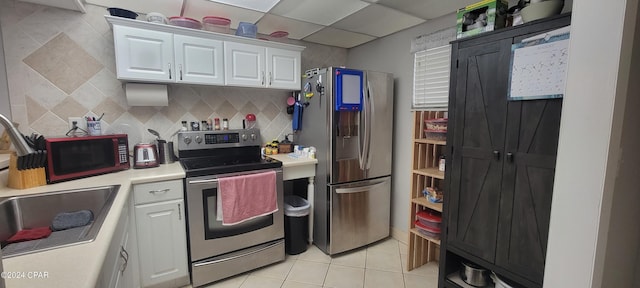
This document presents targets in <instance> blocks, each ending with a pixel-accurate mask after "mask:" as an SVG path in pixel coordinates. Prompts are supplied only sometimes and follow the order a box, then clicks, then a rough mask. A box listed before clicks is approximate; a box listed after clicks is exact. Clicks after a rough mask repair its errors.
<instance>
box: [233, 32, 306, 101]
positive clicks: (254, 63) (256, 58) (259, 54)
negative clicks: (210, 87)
mask: <svg viewBox="0 0 640 288" xmlns="http://www.w3.org/2000/svg"><path fill="white" fill-rule="evenodd" d="M224 49H225V50H224V55H225V64H226V65H225V76H226V84H227V85H234V86H249V87H266V88H277V89H291V90H299V89H300V77H301V74H300V59H301V56H300V52H298V51H290V50H285V49H278V48H271V47H261V46H256V45H250V44H243V43H233V42H225V45H224Z"/></svg>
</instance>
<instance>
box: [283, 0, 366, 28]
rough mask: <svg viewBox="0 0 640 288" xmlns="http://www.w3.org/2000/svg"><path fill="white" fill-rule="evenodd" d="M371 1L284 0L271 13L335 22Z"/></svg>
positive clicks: (301, 19) (312, 20)
mask: <svg viewBox="0 0 640 288" xmlns="http://www.w3.org/2000/svg"><path fill="white" fill-rule="evenodd" d="M368 5H369V3H367V2H364V1H360V0H322V1H318V0H282V1H280V3H278V5H276V7H274V8H273V9H272V10H271V11H270V13H271V14H275V15H279V16H284V17H288V18H293V19H296V20H300V21H305V22H311V23H315V24H320V25H331V24H333V23H334V22H336V21H338V20H340V19H342V18H344V17H346V16H347V15H349V14H351V13H354V12H356V11H358V10H360V9H362V8H364V7H367V6H368Z"/></svg>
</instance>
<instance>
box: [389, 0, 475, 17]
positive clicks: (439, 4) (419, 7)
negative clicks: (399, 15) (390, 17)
mask: <svg viewBox="0 0 640 288" xmlns="http://www.w3.org/2000/svg"><path fill="white" fill-rule="evenodd" d="M476 2H478V0H448V1H442V0H421V1H415V0H378V4H381V5H384V6H387V7H389V8H393V9H396V10H400V11H402V12H405V13H407V14H410V15H414V16H417V17H420V18H422V19H427V20H430V19H434V18H438V17H440V16H443V15H447V14H450V13H453V12H456V11H457V10H458V9H459V8H462V7H465V6H467V5H470V4H473V3H476Z"/></svg>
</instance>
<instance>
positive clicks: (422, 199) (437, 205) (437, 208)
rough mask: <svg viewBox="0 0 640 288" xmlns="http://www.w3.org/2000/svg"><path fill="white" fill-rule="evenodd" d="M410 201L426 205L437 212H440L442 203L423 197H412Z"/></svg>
mask: <svg viewBox="0 0 640 288" xmlns="http://www.w3.org/2000/svg"><path fill="white" fill-rule="evenodd" d="M411 203H414V204H418V205H420V206H423V207H427V208H429V209H432V210H435V211H438V212H442V203H433V202H431V201H429V200H428V199H427V198H425V197H419V198H413V199H411Z"/></svg>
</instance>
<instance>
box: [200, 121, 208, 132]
mask: <svg viewBox="0 0 640 288" xmlns="http://www.w3.org/2000/svg"><path fill="white" fill-rule="evenodd" d="M200 127H202V130H203V131H205V130H209V126H208V125H207V120H202V124H201V125H200Z"/></svg>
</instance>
